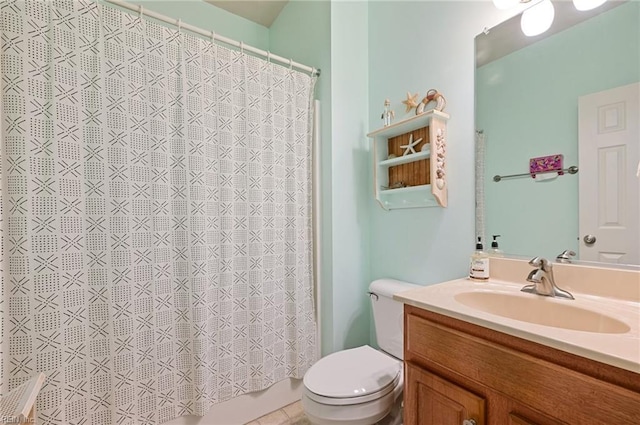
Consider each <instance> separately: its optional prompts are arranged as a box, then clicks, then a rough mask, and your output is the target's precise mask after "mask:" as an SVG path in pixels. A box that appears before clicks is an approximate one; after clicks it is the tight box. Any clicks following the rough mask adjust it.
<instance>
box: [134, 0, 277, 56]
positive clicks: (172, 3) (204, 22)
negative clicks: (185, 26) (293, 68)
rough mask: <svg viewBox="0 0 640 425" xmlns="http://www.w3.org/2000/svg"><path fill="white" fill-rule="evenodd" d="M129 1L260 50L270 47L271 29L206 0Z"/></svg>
mask: <svg viewBox="0 0 640 425" xmlns="http://www.w3.org/2000/svg"><path fill="white" fill-rule="evenodd" d="M129 3H133V4H141V5H143V6H144V7H148V8H149V9H150V10H153V11H154V12H158V13H161V14H163V15H166V16H170V17H172V18H175V19H182V20H183V21H184V22H187V23H189V24H191V25H195V26H197V27H199V28H202V29H206V30H212V31H215V32H216V33H218V34H220V35H223V36H225V37H229V38H232V39H234V40H237V41H242V42H244V43H246V44H249V45H251V46H254V47H258V48H260V49H264V50H268V49H269V29H268V28H266V27H264V26H262V25H259V24H256V23H254V22H252V21H249V20H248V19H245V18H241V17H240V16H238V15H234V14H233V13H230V12H227V11H226V10H224V9H220V8H219V7H215V6H213V5H211V4H207V3H205V2H204V1H202V0H182V1H179V0H130V1H129Z"/></svg>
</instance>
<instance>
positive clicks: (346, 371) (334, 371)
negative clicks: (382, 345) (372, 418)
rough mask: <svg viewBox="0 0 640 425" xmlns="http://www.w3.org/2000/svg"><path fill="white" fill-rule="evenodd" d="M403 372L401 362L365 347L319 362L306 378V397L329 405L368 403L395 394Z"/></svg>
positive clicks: (330, 356) (342, 352)
mask: <svg viewBox="0 0 640 425" xmlns="http://www.w3.org/2000/svg"><path fill="white" fill-rule="evenodd" d="M402 370H403V367H402V362H401V361H399V360H397V359H395V358H393V357H391V356H389V355H387V354H384V353H382V352H380V351H378V350H375V349H373V348H371V347H369V346H368V345H364V346H362V347H358V348H353V349H350V350H344V351H340V352H337V353H333V354H330V355H328V356H326V357H324V358H322V359H320V360H319V361H318V362H317V363H316V364H314V365H313V366H312V367H311V368H310V369H309V371H307V373H306V374H305V376H304V387H305V394H306V396H307V397H308V398H309V399H311V400H314V401H316V402H317V403H321V404H327V405H334V406H343V405H353V404H359V403H366V402H369V401H372V400H377V399H380V398H382V397H384V396H385V395H387V394H389V393H390V392H392V391H393V390H394V389H395V388H396V386H397V384H398V381H399V380H400V379H401V377H402Z"/></svg>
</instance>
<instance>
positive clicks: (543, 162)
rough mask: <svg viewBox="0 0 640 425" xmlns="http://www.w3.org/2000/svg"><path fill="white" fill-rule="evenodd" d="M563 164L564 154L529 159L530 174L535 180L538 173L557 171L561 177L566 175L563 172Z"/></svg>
mask: <svg viewBox="0 0 640 425" xmlns="http://www.w3.org/2000/svg"><path fill="white" fill-rule="evenodd" d="M562 162H563V155H562V154H557V155H548V156H540V157H537V158H531V159H529V174H531V177H533V178H534V179H535V178H536V174H537V173H548V172H550V171H557V172H558V175H559V176H561V175H563V174H564V171H562V168H563V167H562Z"/></svg>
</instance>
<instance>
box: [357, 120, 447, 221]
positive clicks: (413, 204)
mask: <svg viewBox="0 0 640 425" xmlns="http://www.w3.org/2000/svg"><path fill="white" fill-rule="evenodd" d="M448 120H449V115H448V114H445V113H444V112H440V111H436V110H431V111H427V112H424V113H422V114H420V115H416V116H415V117H411V118H408V119H405V120H402V121H398V122H396V123H393V124H392V125H390V126H387V127H383V128H381V129H378V130H375V131H372V132H371V133H369V134H367V137H370V138H372V139H373V160H374V171H373V175H374V193H375V197H376V200H377V201H378V202H379V203H380V206H382V208H384V209H385V210H392V209H398V208H421V207H436V206H441V207H446V206H447V174H446V150H447V142H446V136H447V133H446V130H447V121H448ZM410 138H411V140H413V141H416V140H418V139H422V140H421V141H420V143H418V144H417V145H415V146H414V149H415V151H416V153H408V154H407V155H404V156H403V153H404V151H405V149H404V148H401V146H403V145H407V144H408V143H409V140H410ZM427 143H430V149H429V150H427V151H422V147H423V146H424V145H425V144H427ZM390 154H394V155H396V157H395V158H391V159H388V158H389V155H390Z"/></svg>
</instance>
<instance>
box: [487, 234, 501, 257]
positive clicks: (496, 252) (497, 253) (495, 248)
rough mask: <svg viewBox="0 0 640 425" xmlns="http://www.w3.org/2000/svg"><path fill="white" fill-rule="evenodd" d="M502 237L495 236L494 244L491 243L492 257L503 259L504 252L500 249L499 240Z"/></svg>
mask: <svg viewBox="0 0 640 425" xmlns="http://www.w3.org/2000/svg"><path fill="white" fill-rule="evenodd" d="M499 237H500V235H493V242H491V249H490V250H489V255H490V256H492V257H503V256H504V252H502V250H501V249H500V248H498V238H499Z"/></svg>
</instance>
